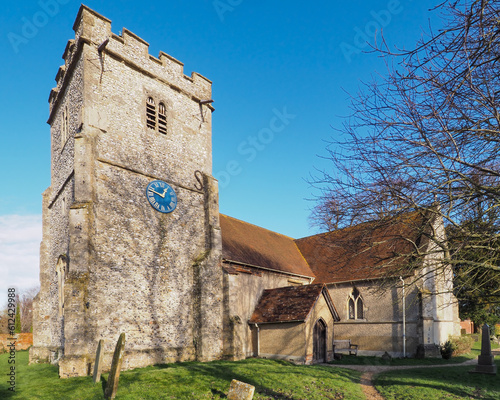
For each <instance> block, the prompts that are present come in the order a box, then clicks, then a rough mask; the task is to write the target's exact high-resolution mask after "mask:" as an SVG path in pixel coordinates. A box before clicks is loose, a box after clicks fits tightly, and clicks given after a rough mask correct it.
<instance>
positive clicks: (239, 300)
mask: <svg viewBox="0 0 500 400" xmlns="http://www.w3.org/2000/svg"><path fill="white" fill-rule="evenodd" d="M245 269H246V270H247V272H239V273H227V272H226V273H224V356H225V357H226V358H229V359H234V360H239V359H243V358H246V357H251V356H253V354H254V351H253V345H252V332H251V328H250V326H249V324H248V321H249V320H250V317H251V316H252V313H253V311H254V310H255V307H256V306H257V303H258V301H259V299H260V297H261V295H262V292H263V291H264V290H265V289H272V288H278V287H285V286H290V285H292V284H308V283H310V279H308V278H301V277H297V276H293V275H285V274H282V273H275V272H272V271H265V270H258V269H256V268H250V267H248V268H245Z"/></svg>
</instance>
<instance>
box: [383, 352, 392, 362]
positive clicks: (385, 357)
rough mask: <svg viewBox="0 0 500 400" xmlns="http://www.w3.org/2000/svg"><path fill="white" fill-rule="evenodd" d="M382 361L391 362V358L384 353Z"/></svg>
mask: <svg viewBox="0 0 500 400" xmlns="http://www.w3.org/2000/svg"><path fill="white" fill-rule="evenodd" d="M381 358H382V360H384V361H391V360H392V357H391V355H390V354H389V353H388V352H387V351H386V352H385V353H384V354H382V357H381Z"/></svg>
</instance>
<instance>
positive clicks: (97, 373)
mask: <svg viewBox="0 0 500 400" xmlns="http://www.w3.org/2000/svg"><path fill="white" fill-rule="evenodd" d="M103 346H104V340H102V339H101V340H99V344H98V345H97V351H96V353H95V362H94V375H93V376H92V381H93V382H94V384H95V383H97V382H100V381H101V371H102V357H103V355H104V349H103Z"/></svg>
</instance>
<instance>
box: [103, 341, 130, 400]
mask: <svg viewBox="0 0 500 400" xmlns="http://www.w3.org/2000/svg"><path fill="white" fill-rule="evenodd" d="M124 348H125V334H124V333H122V334H121V335H120V338H119V339H118V342H117V343H116V347H115V352H114V354H113V361H112V362H111V371H109V376H108V382H107V384H106V389H105V390H104V398H105V399H110V400H113V399H114V398H115V396H116V390H117V389H118V380H119V378H120V370H121V369H122V361H123V349H124Z"/></svg>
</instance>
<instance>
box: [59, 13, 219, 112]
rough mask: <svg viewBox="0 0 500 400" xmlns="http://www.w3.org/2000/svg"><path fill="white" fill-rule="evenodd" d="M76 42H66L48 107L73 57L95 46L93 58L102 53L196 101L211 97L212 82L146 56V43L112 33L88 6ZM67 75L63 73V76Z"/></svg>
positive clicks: (165, 56)
mask: <svg viewBox="0 0 500 400" xmlns="http://www.w3.org/2000/svg"><path fill="white" fill-rule="evenodd" d="M73 30H74V31H75V39H71V40H69V41H68V44H67V46H66V49H65V51H64V54H63V59H64V60H65V65H64V66H62V67H61V68H60V69H59V71H58V73H57V76H56V82H57V86H56V88H54V89H52V91H51V94H50V97H49V103H51V107H52V105H53V103H54V102H55V101H57V97H58V94H59V92H61V91H62V87H63V86H64V83H65V75H67V72H68V71H70V70H71V68H72V64H74V61H75V59H77V58H78V57H75V55H76V54H78V53H79V51H81V49H82V47H83V45H84V44H87V45H89V46H91V47H94V49H95V52H96V58H99V57H100V56H102V55H103V54H105V55H108V56H110V57H113V58H115V59H117V60H120V61H121V62H124V63H126V64H127V65H128V66H129V67H131V68H134V69H136V70H138V71H140V72H142V73H144V74H145V75H147V76H151V77H152V78H154V79H157V80H159V81H161V82H163V83H165V84H167V85H169V86H171V87H172V88H174V89H175V90H177V91H179V92H183V93H185V94H186V95H187V96H189V97H192V98H193V99H194V100H196V101H200V100H208V99H211V96H212V89H211V87H212V82H211V81H210V80H209V79H207V78H205V77H204V76H202V75H200V74H198V73H196V72H192V73H191V76H187V75H185V74H184V64H183V63H182V62H180V61H178V60H176V59H175V58H174V57H172V56H170V55H168V54H166V53H164V52H163V51H160V54H159V55H158V57H155V56H152V55H150V54H149V52H148V50H149V43H148V42H146V41H145V40H144V39H142V38H141V37H139V36H137V35H136V34H134V33H133V32H131V31H129V30H128V29H126V28H123V29H122V34H121V35H117V34H114V33H113V32H111V20H109V19H108V18H106V17H104V16H102V15H100V14H99V13H97V12H95V11H94V10H92V9H90V8H89V7H87V6H85V5H82V6H81V7H80V10H79V11H78V15H77V17H76V20H75V23H74V25H73ZM65 72H66V73H65Z"/></svg>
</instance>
